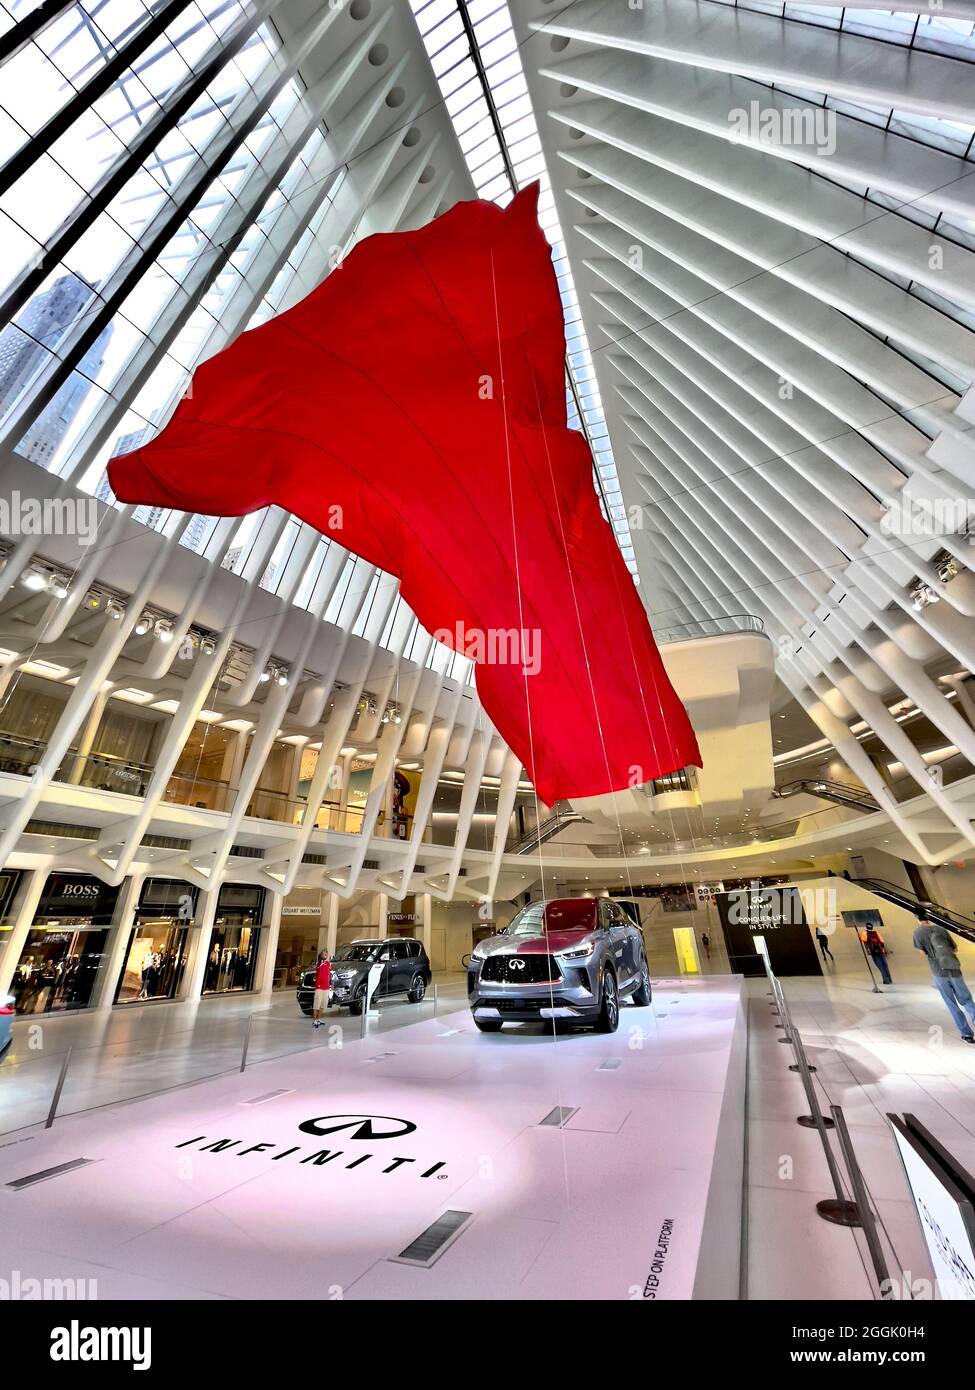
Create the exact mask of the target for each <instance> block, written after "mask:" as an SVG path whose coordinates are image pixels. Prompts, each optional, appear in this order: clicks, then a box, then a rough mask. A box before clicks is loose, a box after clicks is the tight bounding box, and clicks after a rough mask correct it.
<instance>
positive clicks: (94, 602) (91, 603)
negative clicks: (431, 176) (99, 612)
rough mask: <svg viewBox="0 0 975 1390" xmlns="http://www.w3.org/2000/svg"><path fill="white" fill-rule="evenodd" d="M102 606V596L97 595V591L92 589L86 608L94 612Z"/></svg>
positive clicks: (86, 601) (86, 600)
mask: <svg viewBox="0 0 975 1390" xmlns="http://www.w3.org/2000/svg"><path fill="white" fill-rule="evenodd" d="M101 606H102V596H101V594H96V593H95V591H94V589H92V591H91V593H90V594H89V595H88V597H87V598H86V599H85V607H86V608H90V609H91V610H92V611H93V612H94V610H95V609H96V608H101Z"/></svg>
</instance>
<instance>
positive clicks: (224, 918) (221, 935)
mask: <svg viewBox="0 0 975 1390" xmlns="http://www.w3.org/2000/svg"><path fill="white" fill-rule="evenodd" d="M264 900H265V892H264V889H263V888H257V887H255V886H253V885H252V884H247V883H225V884H224V886H223V887H222V888H221V889H220V896H219V898H218V899H217V912H216V916H215V918H214V922H213V934H212V935H211V937H210V951H209V954H208V956H207V963H206V971H205V972H204V976H203V993H204V994H231V993H237V992H243V991H245V990H250V989H253V988H254V977H255V974H256V972H257V956H258V951H259V949H260V943H261V931H262V925H261V924H262V923H263V921H264V906H265V901H264Z"/></svg>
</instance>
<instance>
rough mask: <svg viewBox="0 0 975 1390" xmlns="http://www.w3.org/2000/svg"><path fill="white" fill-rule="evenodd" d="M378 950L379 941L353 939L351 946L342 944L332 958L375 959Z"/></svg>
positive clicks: (337, 959) (334, 959)
mask: <svg viewBox="0 0 975 1390" xmlns="http://www.w3.org/2000/svg"><path fill="white" fill-rule="evenodd" d="M378 950H379V943H378V942H377V941H353V943H352V944H351V946H340V947H339V949H338V950H337V951H336V952H335V955H334V956H333V957H332V960H333V961H340V960H375V958H376V953H377V951H378Z"/></svg>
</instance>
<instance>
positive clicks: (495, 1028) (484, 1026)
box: [474, 1018, 501, 1033]
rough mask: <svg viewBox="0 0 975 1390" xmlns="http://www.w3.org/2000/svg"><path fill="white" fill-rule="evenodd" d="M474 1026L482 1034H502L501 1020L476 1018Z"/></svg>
mask: <svg viewBox="0 0 975 1390" xmlns="http://www.w3.org/2000/svg"><path fill="white" fill-rule="evenodd" d="M474 1026H475V1027H476V1028H477V1029H479V1031H480V1032H482V1033H500V1032H501V1020H500V1019H499V1018H475V1020H474Z"/></svg>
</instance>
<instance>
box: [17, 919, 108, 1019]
mask: <svg viewBox="0 0 975 1390" xmlns="http://www.w3.org/2000/svg"><path fill="white" fill-rule="evenodd" d="M107 940H108V932H107V930H105V929H101V930H99V929H97V928H96V929H87V928H82V929H80V930H78V929H75V930H57V931H55V930H52V929H49V928H48V929H45V928H44V927H40V928H35V929H34V930H33V931H31V932H30V933H29V935H28V937H27V942H26V944H25V946H24V950H23V953H22V954H21V957H20V962H19V964H18V966H17V971H16V974H15V975H14V978H13V981H12V982H11V990H12V992H13V995H14V1001H15V1003H14V1007H15V1008H16V1010H17V1013H18V1014H40V1013H54V1012H58V1011H60V1010H62V1009H86V1008H87V1007H88V1005H89V1004H90V1003H91V993H92V989H93V988H94V984H95V976H96V975H97V974H98V967H99V965H100V964H101V962H102V958H103V956H104V954H105V943H106V941H107Z"/></svg>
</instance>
